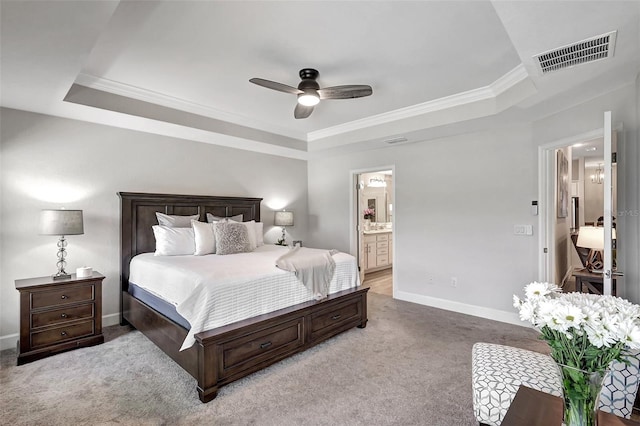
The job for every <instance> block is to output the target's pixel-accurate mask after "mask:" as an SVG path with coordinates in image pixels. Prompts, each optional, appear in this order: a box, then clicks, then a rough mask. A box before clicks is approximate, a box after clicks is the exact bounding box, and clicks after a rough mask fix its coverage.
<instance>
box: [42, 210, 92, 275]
mask: <svg viewBox="0 0 640 426" xmlns="http://www.w3.org/2000/svg"><path fill="white" fill-rule="evenodd" d="M81 234H84V227H83V224H82V210H42V211H41V212H40V235H58V236H60V239H59V240H58V262H57V263H56V266H58V272H57V273H56V274H55V275H53V276H52V278H53V279H54V280H61V279H66V278H71V275H70V274H67V272H66V271H65V270H64V268H65V266H66V265H67V262H66V261H65V258H66V257H67V250H66V247H67V240H65V238H64V237H65V235H81Z"/></svg>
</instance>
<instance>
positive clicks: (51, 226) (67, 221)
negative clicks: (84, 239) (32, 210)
mask: <svg viewBox="0 0 640 426" xmlns="http://www.w3.org/2000/svg"><path fill="white" fill-rule="evenodd" d="M80 234H84V227H83V222H82V210H42V211H41V212H40V235H80Z"/></svg>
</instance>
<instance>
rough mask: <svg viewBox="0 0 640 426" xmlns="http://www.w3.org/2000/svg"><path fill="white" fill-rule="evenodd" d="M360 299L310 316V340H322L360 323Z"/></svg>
mask: <svg viewBox="0 0 640 426" xmlns="http://www.w3.org/2000/svg"><path fill="white" fill-rule="evenodd" d="M362 310H363V306H362V298H360V297H358V298H356V299H351V300H348V301H346V302H343V303H340V304H338V305H335V306H330V307H328V308H327V309H319V310H317V311H315V312H313V313H312V314H311V340H312V341H315V340H322V339H324V338H327V337H330V336H333V335H335V334H336V333H337V332H339V329H345V330H346V329H348V328H351V327H353V326H354V325H357V324H359V323H361V322H362Z"/></svg>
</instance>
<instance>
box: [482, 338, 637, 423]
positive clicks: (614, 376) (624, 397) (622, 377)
mask: <svg viewBox="0 0 640 426" xmlns="http://www.w3.org/2000/svg"><path fill="white" fill-rule="evenodd" d="M637 355H638V353H637V352H636V353H634V354H633V355H632V356H629V357H628V358H627V361H628V364H627V363H622V362H617V361H614V362H613V363H612V364H611V366H610V373H609V374H607V375H606V376H605V377H604V380H603V382H602V391H601V393H600V400H599V403H598V406H599V409H601V410H602V411H606V412H609V413H613V414H615V415H617V416H619V417H624V418H627V419H628V418H629V417H630V416H631V411H632V409H633V402H634V401H635V398H636V393H637V392H638V384H640V370H639V368H638V367H639V364H640V361H639V360H638V356H637ZM471 376H472V386H473V411H474V414H475V416H476V420H478V422H479V423H480V424H486V425H492V426H498V425H500V423H501V422H502V419H503V418H504V416H505V414H506V413H507V410H508V409H509V406H510V405H511V401H513V398H515V396H516V392H517V391H518V387H520V385H524V386H528V387H530V388H532V389H536V390H539V391H542V392H546V393H550V394H552V395H556V396H559V397H562V379H561V377H560V371H559V370H558V367H557V366H556V363H555V361H553V359H552V358H551V357H550V356H548V355H544V354H540V353H537V352H533V351H528V350H526V349H518V348H513V347H510V346H503V345H496V344H492V343H476V344H475V345H473V350H472V367H471Z"/></svg>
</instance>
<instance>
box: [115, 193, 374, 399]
mask: <svg viewBox="0 0 640 426" xmlns="http://www.w3.org/2000/svg"><path fill="white" fill-rule="evenodd" d="M118 195H119V196H120V204H121V223H120V227H121V235H120V243H121V244H120V246H121V271H122V273H121V277H120V278H121V279H120V282H121V292H120V293H121V299H120V308H121V309H120V312H121V318H120V322H121V324H123V325H125V324H130V325H132V326H133V327H135V328H136V329H138V330H139V331H141V332H142V333H143V334H144V335H145V336H146V337H147V338H149V339H150V340H151V341H152V342H153V343H154V344H156V345H157V346H158V347H159V348H160V349H162V350H163V351H164V352H165V353H166V354H167V355H169V357H171V358H172V359H173V360H174V361H175V362H176V363H178V364H179V365H180V366H181V367H182V368H183V369H184V370H186V371H187V372H188V373H189V374H191V375H192V376H193V377H194V378H195V379H196V381H197V391H198V396H199V398H200V400H201V401H202V402H209V401H211V400H213V399H214V398H215V397H216V396H217V393H218V389H219V388H220V387H221V386H223V385H225V384H228V383H231V382H233V381H235V380H238V379H240V378H242V377H245V376H247V375H249V374H251V373H254V372H256V371H258V370H260V369H263V368H265V367H267V366H269V365H271V364H273V363H275V362H278V361H280V360H282V359H284V358H287V357H289V356H291V355H293V354H296V353H299V352H302V351H304V350H306V349H308V348H310V347H312V346H314V345H316V344H318V343H320V342H322V341H324V340H326V339H329V338H331V337H333V336H335V335H337V334H339V333H342V332H344V331H346V330H348V329H351V328H353V327H359V328H364V327H365V326H366V324H367V290H368V288H362V287H354V288H350V289H347V290H341V291H338V292H335V293H331V294H329V295H328V297H326V298H325V299H322V300H320V301H316V300H310V301H305V302H302V303H298V304H295V305H292V306H287V307H285V308H282V309H278V310H276V311H273V312H269V313H264V314H261V315H257V316H254V317H250V318H246V319H242V320H239V321H236V322H233V323H230V324H226V325H221V326H218V327H215V328H211V329H206V330H203V331H201V332H198V333H196V334H195V336H193V338H194V339H195V344H193V345H191V346H189V347H188V348H187V349H183V350H180V349H181V348H182V347H183V345H184V342H185V340H186V339H187V336H188V334H189V329H188V328H187V327H185V324H184V322H182V325H181V324H180V322H181V321H179V320H178V319H176V318H173V319H172V318H171V317H170V316H165V315H163V314H162V313H160V309H159V308H157V307H156V309H154V307H152V306H153V304H151V303H149V304H147V303H148V302H147V303H145V302H143V301H141V300H140V299H139V298H137V297H134V296H133V295H132V294H130V293H129V290H130V288H129V278H130V263H131V260H132V258H134V257H135V256H137V255H139V254H142V253H152V252H153V251H154V250H155V238H154V234H153V231H152V226H153V225H156V224H157V220H156V212H161V213H165V214H169V215H195V214H197V215H199V217H200V220H201V221H206V215H207V213H210V214H213V215H215V216H218V217H231V216H236V215H239V214H242V215H243V220H244V221H251V220H255V221H256V222H259V221H260V203H261V201H262V199H261V198H244V197H219V196H191V195H170V194H147V193H130V192H120V193H118ZM213 256H215V255H213ZM187 325H188V323H187Z"/></svg>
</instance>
